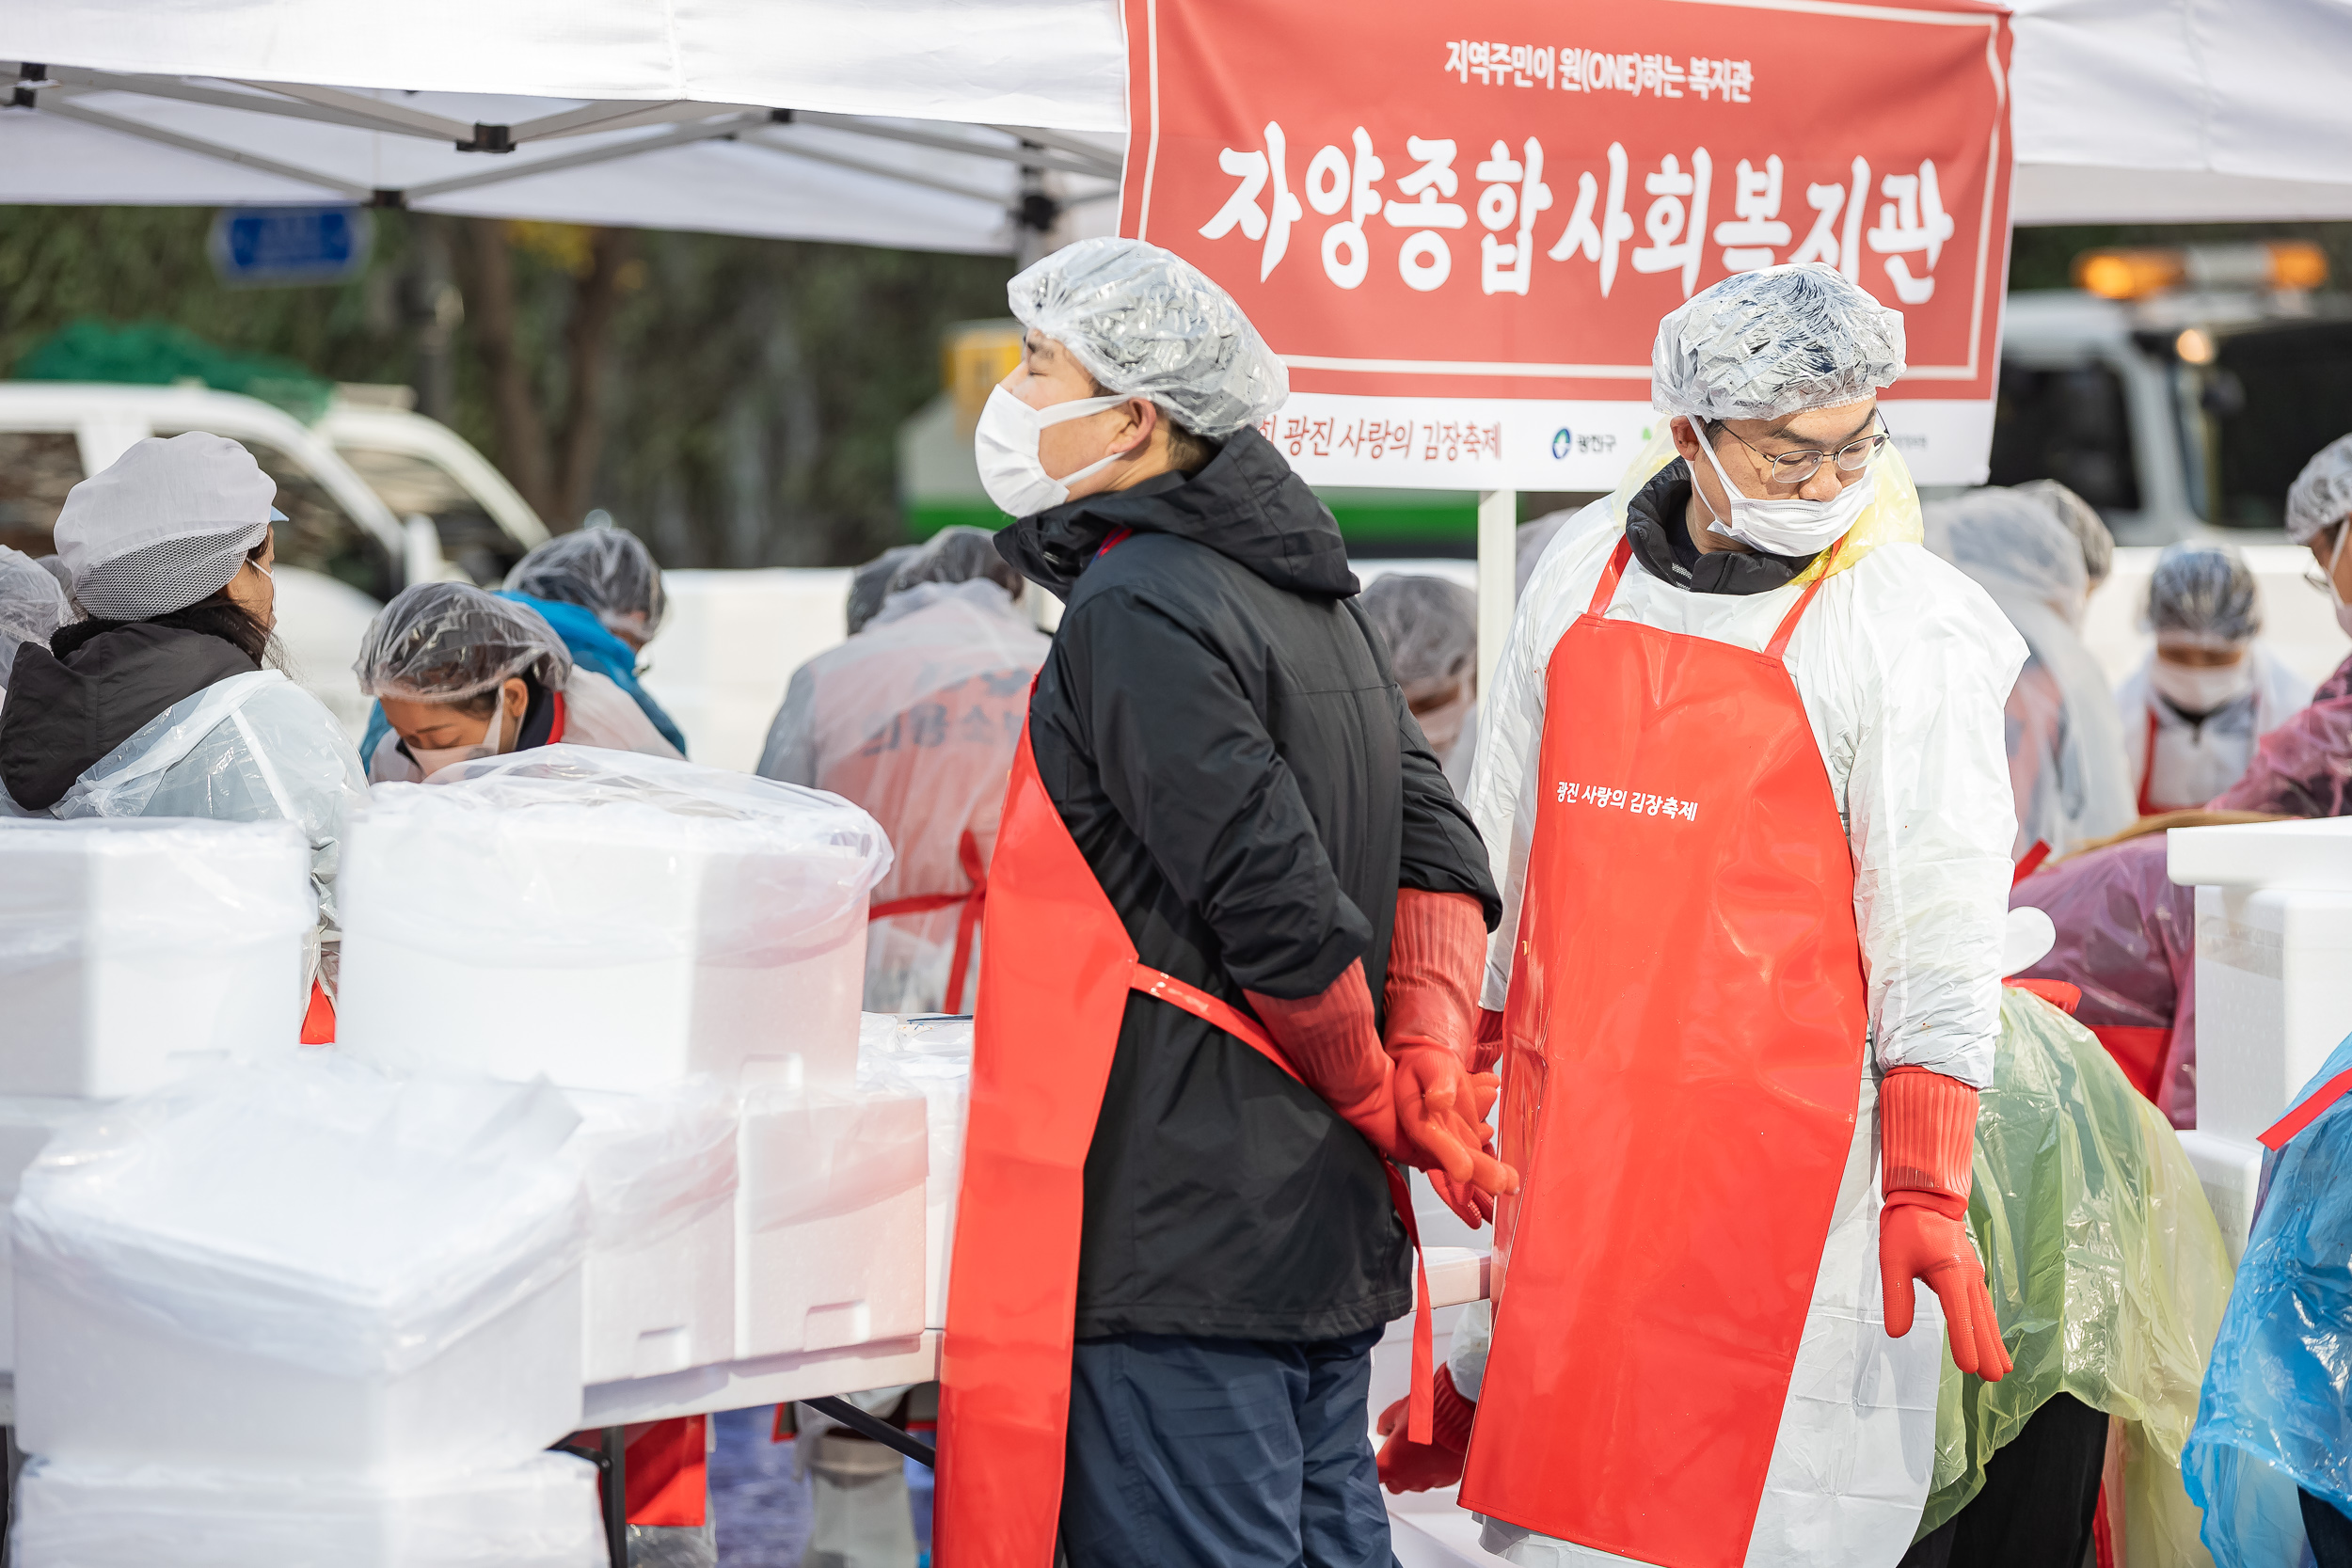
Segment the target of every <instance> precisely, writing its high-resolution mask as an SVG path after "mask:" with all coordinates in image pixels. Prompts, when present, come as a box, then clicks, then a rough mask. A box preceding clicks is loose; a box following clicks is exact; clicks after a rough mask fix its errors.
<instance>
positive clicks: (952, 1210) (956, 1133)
mask: <svg viewBox="0 0 2352 1568" xmlns="http://www.w3.org/2000/svg"><path fill="white" fill-rule="evenodd" d="M971 1105H972V1097H971V1096H970V1095H969V1094H968V1093H963V1092H956V1093H937V1092H934V1093H929V1094H926V1095H925V1096H924V1108H925V1112H926V1114H927V1116H928V1117H929V1119H930V1170H929V1172H928V1173H927V1174H926V1175H925V1176H924V1178H923V1326H924V1327H925V1328H941V1329H944V1328H946V1326H947V1272H948V1271H947V1264H948V1258H949V1255H950V1253H951V1252H952V1251H953V1250H954V1247H955V1243H956V1195H957V1193H958V1192H959V1191H960V1190H961V1187H962V1185H963V1123H964V1118H965V1117H967V1116H969V1115H970V1114H971ZM943 1149H946V1150H948V1151H950V1152H949V1154H948V1155H947V1157H946V1158H943V1157H942V1154H941V1151H942V1150H943Z"/></svg>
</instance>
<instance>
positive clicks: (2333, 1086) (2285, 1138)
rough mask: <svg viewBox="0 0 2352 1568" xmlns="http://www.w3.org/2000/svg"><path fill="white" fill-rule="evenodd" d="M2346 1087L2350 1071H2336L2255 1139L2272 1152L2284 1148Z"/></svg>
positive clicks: (2350, 1080) (2351, 1078)
mask: <svg viewBox="0 0 2352 1568" xmlns="http://www.w3.org/2000/svg"><path fill="white" fill-rule="evenodd" d="M2347 1089H2352V1072H2339V1073H2337V1074H2336V1075H2335V1076H2334V1077H2333V1078H2330V1079H2328V1082H2326V1083H2325V1084H2322V1085H2320V1086H2319V1087H2318V1088H2317V1089H2316V1090H2315V1091H2313V1093H2312V1096H2311V1098H2310V1099H2308V1100H2306V1101H2303V1103H2302V1104H2300V1105H2297V1106H2296V1108H2295V1109H2294V1110H2292V1111H2289V1112H2288V1113H2287V1114H2286V1115H2285V1116H2283V1117H2280V1118H2279V1122H2278V1125H2276V1126H2275V1127H2273V1128H2271V1129H2270V1131H2269V1132H2265V1133H2264V1134H2263V1135H2262V1136H2261V1137H2260V1138H2259V1139H2257V1140H2255V1141H2256V1142H2258V1143H2260V1144H2261V1145H2262V1146H2263V1147H2264V1148H2267V1149H2269V1150H2271V1151H2272V1152H2273V1153H2277V1152H2278V1151H2280V1149H2283V1148H2286V1147H2287V1144H2288V1143H2289V1142H2290V1141H2291V1140H2292V1139H2293V1138H2294V1137H2295V1135H2296V1133H2297V1132H2301V1131H2303V1129H2305V1128H2306V1127H2309V1126H2310V1125H2311V1124H2312V1122H2315V1121H2317V1120H2318V1119H2319V1118H2320V1116H2321V1115H2322V1113H2324V1112H2326V1111H2327V1110H2328V1107H2330V1106H2332V1105H2333V1104H2335V1102H2336V1101H2339V1100H2342V1099H2343V1098H2344V1091H2345V1090H2347Z"/></svg>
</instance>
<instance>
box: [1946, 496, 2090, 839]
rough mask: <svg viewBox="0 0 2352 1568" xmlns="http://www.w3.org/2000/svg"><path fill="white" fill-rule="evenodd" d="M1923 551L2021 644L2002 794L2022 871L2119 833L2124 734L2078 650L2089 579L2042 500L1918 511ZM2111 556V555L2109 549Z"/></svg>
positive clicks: (2082, 555) (2082, 558) (1956, 503)
mask: <svg viewBox="0 0 2352 1568" xmlns="http://www.w3.org/2000/svg"><path fill="white" fill-rule="evenodd" d="M1927 545H1928V548H1929V549H1931V550H1933V551H1934V552H1935V553H1936V554H1937V555H1940V556H1942V557H1943V558H1944V559H1945V560H1947V561H1948V562H1951V563H1952V564H1953V565H1955V566H1957V567H1959V568H1960V569H1961V570H1962V571H1963V572H1965V573H1967V574H1968V576H1969V577H1971V578H1975V579H1976V581H1977V583H1978V584H1979V586H1981V587H1982V588H1983V589H1984V590H1985V592H1987V593H1989V594H1992V595H1993V602H1994V603H1995V604H1997V605H1999V606H2000V607H2001V612H2002V613H2003V614H2004V615H2007V616H2008V617H2009V619H2010V625H2012V626H2015V627H2016V628H2017V630H2018V632H2019V633H2020V634H2021V635H2023V636H2024V638H2025V640H2026V649H2027V650H2028V654H2027V657H2026V668H2025V669H2024V671H2023V672H2021V673H2019V674H2018V677H2017V684H2016V685H2015V686H2014V687H2013V688H2011V689H2010V692H2009V701H2008V706H2007V716H2008V736H2009V774H2010V787H2011V788H2012V790H2013V791H2014V792H2015V796H2016V805H2017V842H2016V845H2015V847H2014V848H2013V849H2012V850H2011V852H2010V853H2011V858H2012V859H2013V860H2016V861H2018V862H2020V863H2022V862H2024V861H2025V860H2026V857H2028V856H2036V859H2037V861H2038V859H2039V856H2038V855H2036V849H2035V847H2036V846H2037V845H2046V846H2047V848H2046V849H2043V850H2042V851H2041V852H2040V853H2041V854H2049V853H2052V852H2055V853H2058V854H2066V853H2069V852H2071V851H2073V850H2075V849H2079V848H2080V847H2083V846H2084V845H2085V844H2088V843H2090V841H2091V840H2093V839H2098V838H2105V837H2106V836H2107V835H2108V834H2109V833H2113V832H2121V831H2122V829H2123V828H2124V827H2125V826H2126V825H2128V824H2129V823H2130V822H2131V820H2132V818H2133V816H2134V815H2135V813H2134V812H2133V810H2132V785H2131V771H2130V768H2129V766H2128V765H2127V764H2126V762H2125V760H2124V755H2123V726H2122V721H2120V720H2119V719H2118V718H2117V717H2116V713H2115V699H2114V698H2113V696H2112V695H2111V694H2110V691H2109V688H2108V685H2107V677H2106V672H2105V671H2103V670H2101V669H2100V668H2099V661H2098V660H2097V659H2096V658H2094V657H2091V653H2090V649H2089V648H2087V647H2085V646H2084V645H2083V640H2082V621H2083V611H2084V610H2085V608H2086V607H2087V606H2088V604H2089V602H2090V582H2091V574H2090V568H2089V563H2088V561H2087V558H2086V552H2085V550H2084V547H2083V543H2082V536H2081V535H2080V534H2079V533H2078V532H2077V531H2075V530H2074V529H2073V528H2070V527H2069V526H2068V524H2067V522H2066V521H2065V519H2064V517H2063V516H2062V515H2060V513H2059V512H2058V509H2056V508H2054V507H2053V506H2052V505H2051V504H2050V502H2049V500H2048V499H2046V498H2045V497H2040V496H2033V495H2028V494H2026V492H2024V491H2022V490H2010V489H2005V488H2002V487H2001V486H1998V485H1992V486H1988V487H1986V488H1984V489H1981V490H1971V491H1969V492H1968V493H1967V494H1965V495H1963V496H1958V497H1955V498H1953V499H1950V500H1943V501H1932V502H1930V503H1929V505H1928V507H1927ZM2109 554H2110V555H2111V554H2112V549H2111V547H2110V551H2109Z"/></svg>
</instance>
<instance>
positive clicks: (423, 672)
mask: <svg viewBox="0 0 2352 1568" xmlns="http://www.w3.org/2000/svg"><path fill="white" fill-rule="evenodd" d="M352 669H353V670H354V671H356V672H358V676H359V689H360V690H362V691H364V692H366V693H367V694H368V695H369V696H371V697H391V698H395V699H398V700H401V701H404V702H412V703H462V702H464V701H465V700H466V699H467V698H469V697H473V696H478V695H480V694H481V693H483V692H485V691H487V690H489V689H492V688H493V687H498V686H503V685H504V684H505V683H506V682H507V681H509V680H511V679H513V678H514V677H515V676H516V675H528V676H531V677H532V678H534V679H536V680H537V681H538V682H539V683H540V684H541V685H543V686H550V687H554V688H557V689H562V688H563V687H564V684H565V683H566V682H567V681H569V680H570V679H571V674H572V656H571V654H570V653H569V652H567V651H566V650H565V648H564V640H563V639H562V638H560V637H558V636H556V635H555V628H554V627H552V626H548V623H547V620H546V618H545V617H543V616H542V615H541V614H540V613H539V612H538V611H537V610H533V609H532V608H531V607H530V606H529V605H525V604H516V602H515V601H514V600H512V599H501V598H500V597H498V596H497V595H496V594H485V593H484V592H483V591H482V590H481V589H479V588H476V587H474V586H473V585H472V584H471V583H465V582H421V583H418V584H417V585H415V586H414V587H412V588H404V589H402V590H401V591H400V593H399V594H396V595H395V596H394V597H393V599H392V602H391V603H390V604H388V605H386V606H385V607H384V609H383V610H381V611H380V612H379V613H378V614H377V615H376V617H375V619H374V621H373V622H372V623H370V625H369V626H368V634H367V636H366V637H365V638H364V639H362V640H361V641H360V643H359V657H358V661H357V662H355V663H354V664H353V665H352Z"/></svg>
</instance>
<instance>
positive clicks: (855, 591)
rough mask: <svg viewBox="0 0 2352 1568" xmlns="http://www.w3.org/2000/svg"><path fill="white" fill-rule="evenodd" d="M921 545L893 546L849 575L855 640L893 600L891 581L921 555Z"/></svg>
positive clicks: (850, 607) (851, 631) (851, 618)
mask: <svg viewBox="0 0 2352 1568" xmlns="http://www.w3.org/2000/svg"><path fill="white" fill-rule="evenodd" d="M922 549H923V546H920V545H893V546H890V548H888V549H886V550H884V551H882V554H880V555H878V556H876V557H875V558H874V559H873V560H871V561H869V562H866V564H865V565H863V566H860V567H859V568H858V569H857V570H856V571H854V572H851V573H850V605H849V623H850V636H851V637H855V636H856V635H857V634H858V633H859V632H861V631H864V630H865V629H866V622H868V621H870V620H872V619H873V618H874V612H875V611H876V610H880V609H882V600H884V599H886V598H888V597H889V596H890V579H891V578H894V577H897V576H898V568H899V567H900V566H902V565H904V564H905V563H906V562H909V561H912V560H913V559H914V557H915V556H917V555H919V554H921V553H922Z"/></svg>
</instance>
